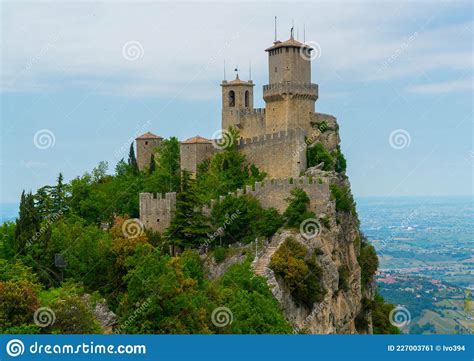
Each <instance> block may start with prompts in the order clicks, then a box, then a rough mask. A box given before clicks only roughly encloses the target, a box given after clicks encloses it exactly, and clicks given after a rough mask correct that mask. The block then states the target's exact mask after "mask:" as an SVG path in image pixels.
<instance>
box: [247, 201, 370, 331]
mask: <svg viewBox="0 0 474 361" xmlns="http://www.w3.org/2000/svg"><path fill="white" fill-rule="evenodd" d="M325 216H326V217H328V218H329V220H330V229H329V230H328V229H326V228H325V227H324V226H323V227H321V228H322V229H321V233H320V234H319V235H318V236H316V237H314V238H310V239H307V237H303V236H302V235H301V233H300V232H298V231H296V230H284V231H282V232H281V233H278V234H276V235H274V236H273V238H272V239H271V241H270V243H269V245H268V246H267V247H266V248H265V249H264V251H263V252H262V254H261V256H260V257H258V258H256V260H255V261H254V263H253V266H254V269H255V272H256V273H257V274H259V275H262V276H264V277H266V278H267V283H268V285H269V287H270V289H271V290H272V293H273V295H274V296H275V297H276V298H277V300H278V301H279V302H280V304H281V307H282V310H283V312H284V315H285V317H286V318H287V319H288V321H290V322H291V323H292V324H293V326H294V328H295V332H304V333H320V334H329V333H357V332H368V331H370V330H368V331H367V330H356V326H355V319H356V317H357V315H358V314H359V313H360V312H361V308H362V305H361V299H362V293H361V289H362V287H361V280H360V267H359V264H358V262H357V254H358V251H359V250H358V239H359V232H358V222H357V220H356V219H355V217H353V216H350V215H338V214H336V211H335V206H334V205H333V204H329V205H328V212H327V213H326V215H325ZM338 223H339V224H338ZM288 237H292V238H294V239H296V240H297V241H298V242H300V243H302V244H304V245H305V246H306V247H307V248H308V249H309V252H311V253H313V252H315V251H316V250H317V257H316V260H317V262H318V264H319V265H320V266H321V268H322V270H323V273H322V274H323V276H322V285H323V286H324V288H325V289H326V294H325V296H324V299H323V300H322V301H321V302H319V303H315V304H314V305H313V307H312V308H311V309H308V308H307V307H305V306H297V305H296V304H295V302H294V301H293V299H292V296H291V295H290V292H289V291H288V288H287V287H286V285H285V283H284V282H283V280H282V279H280V278H279V277H275V274H274V273H273V271H272V270H271V269H270V267H269V265H270V260H271V256H272V255H273V254H274V252H276V251H277V250H278V248H279V247H280V246H281V244H282V243H283V242H284V241H285V240H286V239H287V238H288ZM343 268H345V269H346V270H347V272H346V274H345V275H342V274H341V273H342V272H341V270H342V269H343ZM340 277H345V283H346V285H347V286H346V287H342V286H340V283H341V282H340ZM372 297H373V295H372Z"/></svg>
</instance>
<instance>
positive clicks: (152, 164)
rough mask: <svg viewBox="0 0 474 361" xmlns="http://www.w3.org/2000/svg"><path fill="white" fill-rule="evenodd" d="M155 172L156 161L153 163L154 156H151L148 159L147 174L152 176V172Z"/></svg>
mask: <svg viewBox="0 0 474 361" xmlns="http://www.w3.org/2000/svg"><path fill="white" fill-rule="evenodd" d="M155 170H156V161H155V155H154V154H152V155H151V158H150V167H149V169H148V173H149V174H153V172H154V171H155Z"/></svg>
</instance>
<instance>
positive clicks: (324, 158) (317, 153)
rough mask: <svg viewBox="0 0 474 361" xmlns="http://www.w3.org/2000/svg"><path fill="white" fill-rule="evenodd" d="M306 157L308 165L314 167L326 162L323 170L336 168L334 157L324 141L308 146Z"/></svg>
mask: <svg viewBox="0 0 474 361" xmlns="http://www.w3.org/2000/svg"><path fill="white" fill-rule="evenodd" d="M306 158H307V163H308V167H314V166H316V165H318V164H320V163H324V165H323V168H322V169H323V170H326V171H331V170H334V159H333V157H332V155H331V153H329V152H328V150H327V149H326V148H325V147H324V145H323V144H322V143H316V144H314V145H310V146H308V147H307V148H306Z"/></svg>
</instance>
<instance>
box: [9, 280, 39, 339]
mask: <svg viewBox="0 0 474 361" xmlns="http://www.w3.org/2000/svg"><path fill="white" fill-rule="evenodd" d="M38 291H39V287H38V286H37V285H36V284H34V283H32V282H31V281H27V280H16V281H6V282H5V281H0V333H17V332H29V333H37V328H35V326H34V325H33V315H34V312H35V310H36V309H37V308H38V307H39V302H38V296H37V293H38Z"/></svg>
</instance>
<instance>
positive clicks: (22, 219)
mask: <svg viewBox="0 0 474 361" xmlns="http://www.w3.org/2000/svg"><path fill="white" fill-rule="evenodd" d="M39 229H40V217H39V214H38V212H37V210H36V208H35V201H34V196H33V194H31V192H30V193H28V194H25V191H23V192H22V193H21V200H20V212H19V216H18V218H17V220H16V227H15V246H16V251H17V252H20V253H24V250H25V246H26V245H27V242H28V241H30V242H33V237H34V236H35V235H36V233H37V232H38V231H39Z"/></svg>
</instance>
